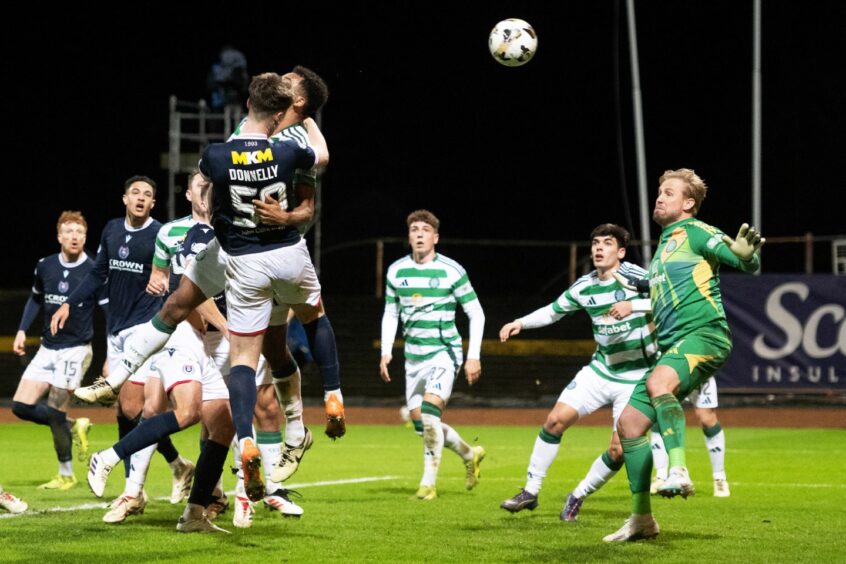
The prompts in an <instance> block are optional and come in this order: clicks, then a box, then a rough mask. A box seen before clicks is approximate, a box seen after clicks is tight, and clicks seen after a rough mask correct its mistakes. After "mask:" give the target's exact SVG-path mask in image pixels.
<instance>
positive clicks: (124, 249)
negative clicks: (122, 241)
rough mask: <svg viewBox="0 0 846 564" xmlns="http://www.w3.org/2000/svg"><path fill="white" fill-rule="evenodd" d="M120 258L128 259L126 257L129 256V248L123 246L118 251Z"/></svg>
mask: <svg viewBox="0 0 846 564" xmlns="http://www.w3.org/2000/svg"><path fill="white" fill-rule="evenodd" d="M118 256H119V257H120V258H121V259H126V257H128V256H129V247H128V246H126V245H123V246H121V248H119V249H118Z"/></svg>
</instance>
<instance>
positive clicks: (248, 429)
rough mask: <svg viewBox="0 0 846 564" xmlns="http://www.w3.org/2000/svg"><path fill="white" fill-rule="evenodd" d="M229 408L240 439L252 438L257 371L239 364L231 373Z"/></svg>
mask: <svg viewBox="0 0 846 564" xmlns="http://www.w3.org/2000/svg"><path fill="white" fill-rule="evenodd" d="M229 407H230V408H231V409H232V423H234V424H235V432H236V433H237V435H238V438H239V439H243V438H245V437H252V436H253V413H254V412H255V410H256V371H255V370H253V369H252V368H250V367H249V366H245V365H243V364H239V365H238V366H233V367H232V368H231V370H230V371H229ZM209 443H211V441H210V442H209ZM206 448H208V445H206Z"/></svg>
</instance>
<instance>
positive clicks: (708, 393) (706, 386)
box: [687, 376, 719, 407]
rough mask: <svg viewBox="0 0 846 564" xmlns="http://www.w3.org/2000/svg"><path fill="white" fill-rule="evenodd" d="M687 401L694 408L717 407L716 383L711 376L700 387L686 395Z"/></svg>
mask: <svg viewBox="0 0 846 564" xmlns="http://www.w3.org/2000/svg"><path fill="white" fill-rule="evenodd" d="M687 401H689V402H690V403H692V404H693V406H694V407H717V406H718V405H719V401H718V398H717V381H716V380H715V379H714V377H713V376H711V377H710V378H708V379H707V380H705V382H703V383H702V385H701V386H699V387H698V388H697V389H695V390H693V391H692V392H690V393H689V394H688V395H687Z"/></svg>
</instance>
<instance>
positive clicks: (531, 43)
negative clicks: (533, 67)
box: [488, 18, 538, 67]
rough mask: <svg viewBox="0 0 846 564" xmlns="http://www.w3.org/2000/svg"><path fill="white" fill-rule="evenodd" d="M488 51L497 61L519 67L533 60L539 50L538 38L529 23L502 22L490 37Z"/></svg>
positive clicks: (519, 21) (513, 19)
mask: <svg viewBox="0 0 846 564" xmlns="http://www.w3.org/2000/svg"><path fill="white" fill-rule="evenodd" d="M488 49H490V51H491V55H493V58H494V59H496V61H497V62H498V63H500V64H502V65H505V66H507V67H519V66H520V65H525V64H526V63H528V62H529V61H531V60H532V57H534V56H535V52H536V51H537V50H538V36H537V34H536V33H535V30H534V29H532V26H530V25H529V24H528V23H527V22H525V21H523V20H519V19H517V18H509V19H507V20H502V21H501V22H499V23H498V24H496V25H495V26H494V28H493V29H492V30H491V34H490V36H488Z"/></svg>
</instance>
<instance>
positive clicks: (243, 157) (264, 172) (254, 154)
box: [229, 148, 279, 182]
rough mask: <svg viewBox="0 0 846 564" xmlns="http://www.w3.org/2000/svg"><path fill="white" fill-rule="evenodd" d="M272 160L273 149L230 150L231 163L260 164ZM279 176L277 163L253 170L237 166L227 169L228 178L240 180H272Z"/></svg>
mask: <svg viewBox="0 0 846 564" xmlns="http://www.w3.org/2000/svg"><path fill="white" fill-rule="evenodd" d="M272 160H273V151H272V150H270V149H269V148H268V149H265V150H263V151H240V152H239V151H232V164H234V165H242V166H243V165H253V164H262V163H265V162H268V161H272ZM278 176H279V165H270V166H267V167H264V168H259V169H255V170H243V169H238V168H230V169H229V179H230V180H239V181H241V182H261V181H265V180H272V179H274V178H276V177H278Z"/></svg>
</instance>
